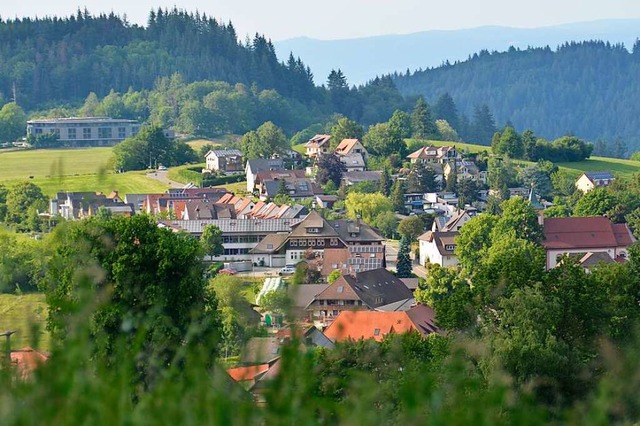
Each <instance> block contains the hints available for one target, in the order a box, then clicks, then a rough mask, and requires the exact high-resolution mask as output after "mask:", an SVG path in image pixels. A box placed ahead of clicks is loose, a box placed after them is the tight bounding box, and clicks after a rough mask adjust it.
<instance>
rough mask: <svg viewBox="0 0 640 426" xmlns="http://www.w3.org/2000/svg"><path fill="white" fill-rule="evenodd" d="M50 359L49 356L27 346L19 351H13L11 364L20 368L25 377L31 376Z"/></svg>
mask: <svg viewBox="0 0 640 426" xmlns="http://www.w3.org/2000/svg"><path fill="white" fill-rule="evenodd" d="M48 359H49V357H48V356H46V355H45V354H43V353H40V352H38V351H36V350H35V349H33V348H31V347H29V346H25V347H24V348H21V349H18V350H17V351H11V364H12V365H15V366H16V367H17V368H18V370H19V371H20V373H21V374H22V376H23V377H24V376H26V375H29V374H31V372H33V370H35V369H36V368H37V367H38V365H40V364H42V363H44V362H46V361H47V360H48Z"/></svg>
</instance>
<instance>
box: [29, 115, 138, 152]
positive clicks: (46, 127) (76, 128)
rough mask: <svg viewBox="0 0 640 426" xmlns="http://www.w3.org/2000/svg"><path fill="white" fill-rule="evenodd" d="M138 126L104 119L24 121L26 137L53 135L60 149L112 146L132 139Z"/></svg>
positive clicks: (129, 121) (136, 123)
mask: <svg viewBox="0 0 640 426" xmlns="http://www.w3.org/2000/svg"><path fill="white" fill-rule="evenodd" d="M139 131H140V123H138V122H137V121H136V120H126V119H120V118H108V117H71V118H48V119H41V120H30V121H27V136H28V135H35V136H37V135H46V134H56V135H57V137H58V141H59V142H60V145H71V146H95V145H106V146H109V145H115V144H117V143H118V142H122V141H123V140H125V139H127V138H130V137H132V136H135V135H136V134H137V133H138V132H139Z"/></svg>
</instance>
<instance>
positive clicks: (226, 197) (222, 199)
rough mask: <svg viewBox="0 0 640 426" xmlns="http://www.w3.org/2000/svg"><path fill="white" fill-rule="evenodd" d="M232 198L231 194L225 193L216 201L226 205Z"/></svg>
mask: <svg viewBox="0 0 640 426" xmlns="http://www.w3.org/2000/svg"><path fill="white" fill-rule="evenodd" d="M233 197H234V195H233V193H231V192H227V193H226V194H224V195H223V196H222V197H220V199H219V200H218V202H219V203H228V202H229V201H230V200H231V199H232V198H233Z"/></svg>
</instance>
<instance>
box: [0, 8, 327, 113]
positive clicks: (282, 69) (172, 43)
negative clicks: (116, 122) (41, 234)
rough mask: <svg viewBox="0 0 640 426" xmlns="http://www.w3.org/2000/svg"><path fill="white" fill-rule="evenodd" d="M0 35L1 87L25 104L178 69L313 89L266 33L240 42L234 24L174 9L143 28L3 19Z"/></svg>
mask: <svg viewBox="0 0 640 426" xmlns="http://www.w3.org/2000/svg"><path fill="white" fill-rule="evenodd" d="M0 39H1V40H4V42H3V43H2V46H0V91H1V92H3V93H4V94H5V97H8V96H9V95H12V94H13V90H14V88H15V91H16V93H15V95H16V98H17V100H18V102H19V103H21V104H23V105H25V106H26V107H27V108H33V107H34V106H36V105H39V104H43V103H47V102H49V103H51V102H55V103H58V102H61V101H75V100H78V99H82V98H84V97H85V96H87V94H88V93H89V92H96V93H97V94H98V95H101V96H104V95H106V94H107V93H109V91H110V90H111V89H114V90H116V91H120V92H122V91H126V90H127V89H128V88H129V87H130V86H133V87H135V88H139V89H142V88H151V87H152V86H153V84H154V82H155V80H156V78H157V77H158V76H169V75H172V74H173V73H175V72H180V73H182V74H183V75H184V76H185V78H186V79H187V80H188V81H197V80H205V79H208V80H222V81H229V82H234V83H235V82H243V83H248V84H250V83H252V82H256V83H257V84H258V85H259V86H260V87H263V88H274V89H276V90H278V91H279V92H280V93H282V94H284V95H287V96H294V97H297V98H299V99H309V100H311V99H312V98H313V92H314V90H315V87H314V84H313V80H312V75H311V71H310V70H309V69H308V68H307V67H305V66H304V64H303V63H302V62H301V61H300V60H295V59H293V60H292V61H290V62H289V63H288V64H287V65H284V64H282V63H280V62H279V61H278V60H277V57H276V55H275V51H274V48H273V45H272V44H271V42H270V41H269V40H267V39H266V38H265V37H263V36H260V35H257V34H256V36H255V37H254V38H253V40H247V41H246V42H245V43H241V42H239V41H238V38H237V34H236V32H235V29H234V27H233V25H232V24H231V23H229V24H224V23H220V22H218V21H216V20H215V19H213V18H211V17H208V16H206V15H204V14H203V15H200V14H198V13H196V14H195V15H194V14H189V13H187V12H184V11H181V10H177V9H175V8H174V9H173V10H170V11H167V10H162V9H158V10H157V11H153V12H151V13H150V15H149V20H148V25H147V27H146V28H145V27H140V26H137V25H131V24H129V23H128V22H127V21H126V19H125V18H122V17H120V16H117V15H114V14H113V13H111V14H109V15H99V16H92V15H91V14H89V12H87V11H84V12H80V11H78V13H77V15H76V16H70V17H68V18H56V17H54V18H36V19H30V18H24V19H16V20H7V21H0Z"/></svg>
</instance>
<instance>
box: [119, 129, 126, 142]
mask: <svg viewBox="0 0 640 426" xmlns="http://www.w3.org/2000/svg"><path fill="white" fill-rule="evenodd" d="M126 137H127V129H126V127H118V139H125V138H126Z"/></svg>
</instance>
